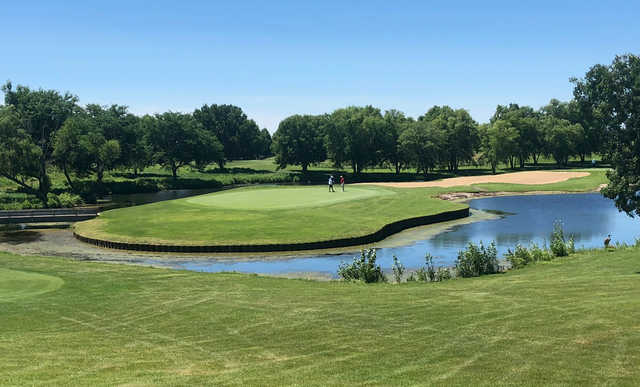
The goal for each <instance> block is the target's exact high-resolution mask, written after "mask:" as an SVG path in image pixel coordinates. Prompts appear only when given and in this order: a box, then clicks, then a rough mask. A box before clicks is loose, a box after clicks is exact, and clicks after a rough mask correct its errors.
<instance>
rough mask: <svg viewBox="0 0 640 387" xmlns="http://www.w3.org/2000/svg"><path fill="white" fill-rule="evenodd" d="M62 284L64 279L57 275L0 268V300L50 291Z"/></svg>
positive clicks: (20, 297) (12, 299)
mask: <svg viewBox="0 0 640 387" xmlns="http://www.w3.org/2000/svg"><path fill="white" fill-rule="evenodd" d="M63 284H64V281H63V280H62V279H61V278H59V277H54V276H50V275H45V274H39V273H29V272H25V271H16V270H9V269H0V302H7V301H15V300H17V299H22V298H26V297H33V296H36V295H39V294H43V293H47V292H52V291H54V290H57V289H59V288H60V287H61V286H62V285H63Z"/></svg>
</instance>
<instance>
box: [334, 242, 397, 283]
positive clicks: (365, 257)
mask: <svg viewBox="0 0 640 387" xmlns="http://www.w3.org/2000/svg"><path fill="white" fill-rule="evenodd" d="M338 276H339V277H340V278H341V279H343V280H345V281H362V282H365V283H372V282H386V281H387V279H386V277H385V276H384V273H383V272H382V269H381V268H380V265H377V264H376V249H367V250H362V251H361V252H360V257H355V258H353V262H351V263H346V262H342V263H341V264H340V266H339V267H338Z"/></svg>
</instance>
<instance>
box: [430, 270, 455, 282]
mask: <svg viewBox="0 0 640 387" xmlns="http://www.w3.org/2000/svg"><path fill="white" fill-rule="evenodd" d="M450 279H451V270H449V269H448V268H446V267H439V268H438V270H437V271H436V273H435V277H434V280H435V281H436V282H442V281H446V280H450Z"/></svg>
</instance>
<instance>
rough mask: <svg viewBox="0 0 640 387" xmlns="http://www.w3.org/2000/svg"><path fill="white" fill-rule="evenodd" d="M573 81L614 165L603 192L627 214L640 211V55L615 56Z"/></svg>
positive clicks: (575, 95)
mask: <svg viewBox="0 0 640 387" xmlns="http://www.w3.org/2000/svg"><path fill="white" fill-rule="evenodd" d="M573 82H574V83H575V88H574V91H573V95H574V97H575V99H576V101H577V102H578V104H580V105H581V106H582V107H584V109H585V111H587V112H588V114H589V115H590V116H591V117H593V120H592V122H594V123H596V126H597V128H598V130H599V131H601V133H602V139H603V150H604V153H605V154H606V156H607V158H608V159H609V161H610V162H611V166H612V167H613V170H612V171H609V172H608V173H607V177H608V179H609V184H608V185H607V187H606V188H604V189H603V190H602V193H603V194H604V195H605V196H606V197H608V198H611V199H614V200H615V203H616V206H617V207H618V208H619V209H620V210H622V211H625V212H626V213H627V214H628V215H630V216H633V215H634V214H635V215H640V57H638V56H635V55H622V56H616V58H615V59H614V60H613V62H612V63H611V64H610V65H608V66H605V65H600V64H597V65H595V66H593V67H591V68H590V69H589V71H587V73H586V74H585V77H584V78H583V79H579V80H578V79H574V80H573Z"/></svg>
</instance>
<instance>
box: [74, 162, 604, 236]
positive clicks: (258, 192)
mask: <svg viewBox="0 0 640 387" xmlns="http://www.w3.org/2000/svg"><path fill="white" fill-rule="evenodd" d="M589 172H592V173H591V174H590V175H589V176H586V177H582V178H574V179H569V180H567V181H564V182H560V183H555V184H547V185H522V184H477V185H472V186H459V187H451V188H411V189H401V188H390V187H378V186H357V187H354V186H349V185H347V191H346V192H344V193H343V192H341V191H340V189H339V186H336V189H337V190H338V192H336V193H329V192H327V187H326V186H315V187H314V186H312V187H295V188H292V187H284V188H283V187H280V188H273V187H271V188H242V189H236V190H230V191H224V192H218V193H214V194H209V195H204V196H199V197H194V198H186V199H178V200H173V201H166V202H159V203H153V204H149V205H144V206H138V207H129V208H123V209H118V210H112V211H107V212H105V213H103V214H102V215H101V216H100V217H99V218H98V219H94V220H90V221H87V222H82V223H78V224H76V226H75V227H76V231H77V232H78V233H79V234H81V235H84V236H88V237H92V238H98V239H105V240H110V241H119V242H130V243H159V244H162V243H165V244H185V245H189V244H191V245H199V244H206V245H228V244H272V243H299V242H315V241H323V240H330V239H336V238H344V237H355V236H362V235H365V234H369V233H373V232H375V231H377V230H379V229H380V228H382V227H383V226H384V225H385V224H388V223H391V222H394V221H398V220H402V219H406V218H411V217H416V216H424V215H431V214H435V213H439V212H443V211H450V210H455V209H459V208H463V207H464V206H465V204H461V203H452V202H448V201H443V200H439V199H435V198H434V197H435V196H437V195H438V194H441V193H445V192H454V191H455V192H465V191H515V192H522V191H590V190H593V189H595V188H597V187H598V186H599V185H600V184H602V183H604V182H606V177H605V176H604V170H590V171H589Z"/></svg>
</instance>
